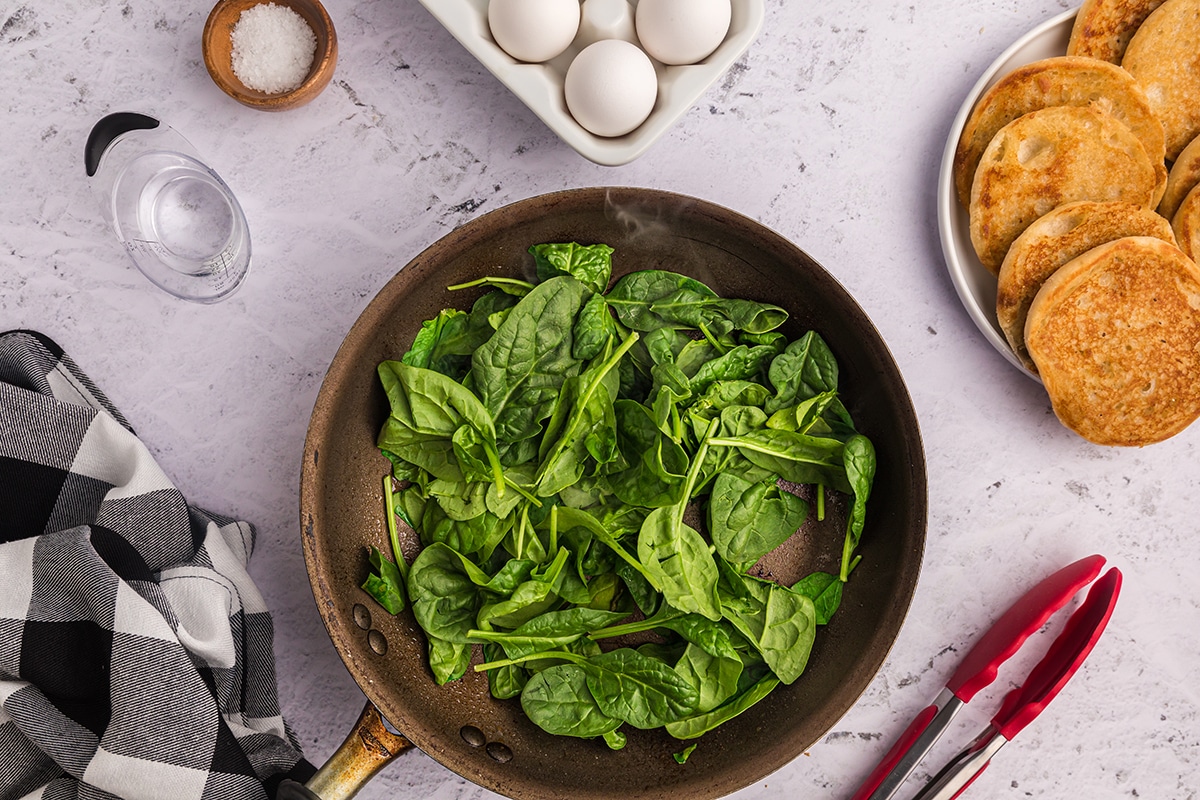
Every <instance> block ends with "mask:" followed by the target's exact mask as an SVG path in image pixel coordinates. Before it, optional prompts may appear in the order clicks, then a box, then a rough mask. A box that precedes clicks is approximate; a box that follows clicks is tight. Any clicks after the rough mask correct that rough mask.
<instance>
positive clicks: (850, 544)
mask: <svg viewBox="0 0 1200 800" xmlns="http://www.w3.org/2000/svg"><path fill="white" fill-rule="evenodd" d="M853 555H854V538H853V537H852V536H851V535H850V531H846V540H845V541H844V542H843V543H842V572H841V574H840V575H839V576H838V577H839V578H840V579H841V581H842V583H845V582H846V581H848V580H850V570H851V569H853V568H854V567H853V566H851V564H850V560H851V556H853ZM860 558H861V556H860ZM854 563H855V565H857V563H858V562H857V560H856V561H855V562H854Z"/></svg>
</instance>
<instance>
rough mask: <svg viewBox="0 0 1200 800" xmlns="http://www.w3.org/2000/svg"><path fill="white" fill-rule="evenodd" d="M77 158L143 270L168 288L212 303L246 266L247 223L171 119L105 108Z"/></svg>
mask: <svg viewBox="0 0 1200 800" xmlns="http://www.w3.org/2000/svg"><path fill="white" fill-rule="evenodd" d="M84 163H85V166H86V168H87V174H88V177H89V178H90V179H91V181H90V183H91V186H92V189H93V191H94V192H95V193H96V195H97V197H98V199H99V200H100V207H101V209H102V210H103V212H104V217H105V219H106V220H108V222H109V224H110V225H111V226H112V228H113V231H114V232H115V233H116V234H117V238H118V239H119V240H120V241H121V243H122V244H124V245H125V249H126V250H127V251H128V252H129V255H130V256H131V257H132V258H133V261H134V263H135V264H136V265H137V267H138V269H139V270H141V271H142V274H144V275H145V276H146V277H147V278H149V279H150V280H151V282H153V283H154V285H156V286H158V287H159V288H160V289H163V290H164V291H166V292H169V293H170V294H172V295H174V296H176V297H179V298H182V299H184V300H191V301H193V302H197V303H215V302H217V301H219V300H223V299H225V298H226V297H228V296H229V295H230V294H232V293H233V292H234V291H235V290H236V289H237V288H238V287H239V286H240V285H241V284H242V281H243V280H244V279H245V277H246V273H247V271H248V270H249V269H250V230H249V228H248V227H247V225H246V216H245V214H244V213H242V207H241V206H240V205H239V204H238V201H237V198H236V197H234V196H233V192H231V191H230V190H229V187H228V186H226V185H225V182H224V181H223V180H221V177H220V176H219V175H218V174H217V173H216V172H214V171H213V170H212V169H211V168H210V167H209V166H207V165H206V164H205V163H204V162H203V161H201V160H200V157H199V155H198V154H197V153H196V150H195V148H193V147H192V145H191V144H190V143H189V142H188V141H187V140H186V139H184V138H183V137H182V136H180V135H179V134H178V133H176V132H175V131H174V130H173V129H172V128H171V127H170V126H168V125H163V124H162V123H160V122H159V121H158V120H156V119H154V118H153V117H147V116H145V115H143V114H135V113H131V112H120V113H116V114H110V115H108V116H107V117H104V118H103V119H101V120H100V121H99V122H97V123H96V124H95V126H94V127H93V128H92V132H91V134H90V135H89V136H88V141H87V146H86V148H85V152H84Z"/></svg>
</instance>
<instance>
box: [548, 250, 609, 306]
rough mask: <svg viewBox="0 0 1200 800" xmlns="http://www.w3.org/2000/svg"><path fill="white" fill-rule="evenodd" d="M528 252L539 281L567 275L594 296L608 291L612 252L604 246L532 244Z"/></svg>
mask: <svg viewBox="0 0 1200 800" xmlns="http://www.w3.org/2000/svg"><path fill="white" fill-rule="evenodd" d="M529 252H530V253H532V254H533V261H534V264H535V265H536V266H537V275H538V279H539V280H543V281H544V280H548V279H550V278H553V277H556V276H558V275H569V276H570V277H572V278H574V279H575V280H577V281H579V282H580V283H582V284H583V285H584V286H586V287H588V288H589V289H591V290H592V291H593V292H596V293H597V294H602V293H603V292H604V290H605V289H607V288H608V281H609V278H611V277H612V254H613V249H612V248H611V247H609V246H608V245H606V244H592V245H581V244H576V243H574V242H570V243H568V244H535V245H534V246H533V247H530V248H529Z"/></svg>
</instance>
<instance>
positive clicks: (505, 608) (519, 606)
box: [476, 548, 570, 630]
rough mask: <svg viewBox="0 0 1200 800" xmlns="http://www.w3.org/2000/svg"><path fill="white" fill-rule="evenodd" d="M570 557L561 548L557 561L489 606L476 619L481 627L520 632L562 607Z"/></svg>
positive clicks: (556, 557)
mask: <svg viewBox="0 0 1200 800" xmlns="http://www.w3.org/2000/svg"><path fill="white" fill-rule="evenodd" d="M569 555H570V554H569V553H568V552H567V550H566V548H560V549H559V551H558V555H556V556H555V558H554V560H553V561H551V562H550V563H549V564H548V565H545V566H543V567H539V568H537V569H535V570H533V572H532V573H531V574H530V576H529V580H526V581H524V582H522V583H521V584H520V585H519V586H517V587H516V588H515V589H513V591H512V594H510V595H509V596H508V597H507V598H505V599H503V600H499V601H497V602H494V603H485V604H484V605H483V606H482V607H481V608H480V609H479V614H478V616H477V617H476V624H477V626H478V627H479V628H481V629H483V630H490V629H492V628H496V627H501V628H516V627H518V626H519V625H521V624H523V623H525V622H528V621H529V620H531V619H533V618H534V617H536V616H537V615H539V614H542V613H545V612H546V611H549V610H550V609H552V608H554V607H555V606H557V605H559V603H560V602H561V601H560V599H559V596H558V590H559V587H560V586H561V585H562V579H563V569H564V568H565V567H566V566H567V559H568V557H569Z"/></svg>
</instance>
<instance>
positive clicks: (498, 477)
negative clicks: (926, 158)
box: [483, 445, 504, 497]
mask: <svg viewBox="0 0 1200 800" xmlns="http://www.w3.org/2000/svg"><path fill="white" fill-rule="evenodd" d="M483 452H485V453H487V460H488V463H489V464H490V465H491V467H492V482H493V483H494V484H495V485H496V497H504V468H503V467H501V466H500V454H499V453H497V452H496V448H494V447H488V446H487V445H484V447H483Z"/></svg>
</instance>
